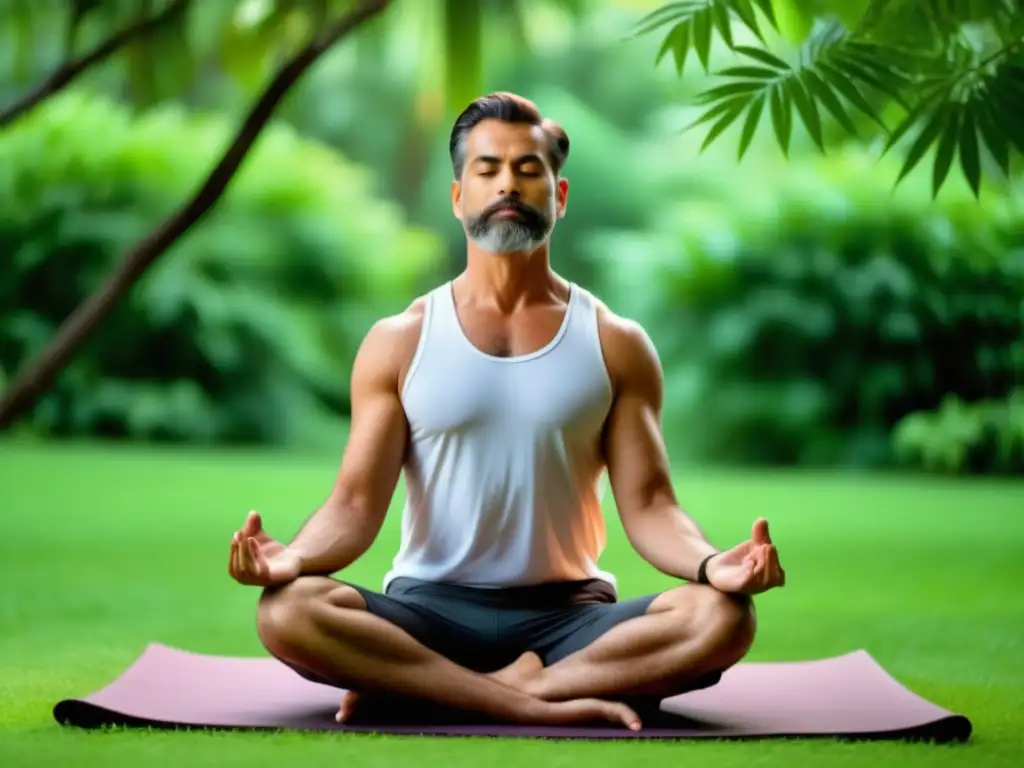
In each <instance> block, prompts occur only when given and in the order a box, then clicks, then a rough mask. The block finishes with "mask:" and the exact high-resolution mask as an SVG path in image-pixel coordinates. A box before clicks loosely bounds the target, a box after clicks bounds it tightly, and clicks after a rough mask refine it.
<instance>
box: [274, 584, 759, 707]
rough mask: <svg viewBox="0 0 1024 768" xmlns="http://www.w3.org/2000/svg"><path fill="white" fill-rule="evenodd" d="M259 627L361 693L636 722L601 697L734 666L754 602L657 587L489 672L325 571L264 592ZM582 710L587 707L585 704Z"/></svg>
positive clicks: (290, 658)
mask: <svg viewBox="0 0 1024 768" xmlns="http://www.w3.org/2000/svg"><path fill="white" fill-rule="evenodd" d="M257 627H258V632H259V635H260V638H261V640H262V641H263V643H264V645H265V647H266V648H267V650H268V651H270V653H272V654H273V655H275V656H277V657H278V658H279V659H281V660H282V661H284V662H286V663H289V664H291V665H292V666H294V667H296V668H298V669H302V670H306V671H307V672H309V673H311V674H313V675H315V676H316V677H318V678H320V679H322V680H324V681H328V682H330V683H331V684H334V685H337V686H338V687H341V688H346V689H349V690H355V691H360V692H362V693H370V694H373V693H385V694H391V695H397V696H400V697H409V698H413V699H421V700H426V701H433V702H435V703H438V704H442V705H447V706H450V707H453V708H457V709H462V710H470V711H476V712H479V713H482V714H485V715H488V716H492V717H495V718H498V719H503V720H510V721H517V722H549V723H557V722H559V721H560V720H559V718H564V719H565V721H566V722H575V721H576V720H577V719H578V710H574V709H572V708H569V709H565V708H561V709H558V710H551V709H550V708H544V707H540V706H538V702H540V703H544V702H577V701H581V700H583V701H582V703H584V704H585V705H586V707H589V709H588V711H593V712H594V713H595V715H596V716H598V717H603V718H605V719H608V720H612V721H619V722H622V723H623V724H626V725H630V724H631V723H632V721H633V720H634V719H636V715H635V713H633V712H632V710H630V709H629V708H626V707H618V706H617V705H615V704H614V703H612V702H611V701H609V702H608V703H607V706H606V707H597V708H595V706H594V705H595V704H597V703H598V702H595V701H594V700H595V699H601V700H615V699H628V698H630V697H645V698H646V697H653V698H658V699H660V698H665V697H668V696H671V695H674V694H675V693H678V692H680V691H683V690H689V689H690V688H692V686H693V681H694V680H695V679H698V678H700V677H702V676H705V675H707V674H708V673H712V674H713V673H715V672H720V671H721V670H723V669H725V668H727V667H729V666H731V665H732V664H735V663H736V662H737V661H738V660H739V659H740V658H742V656H743V655H744V654H745V653H746V652H747V650H748V648H749V647H750V644H751V642H752V640H753V634H754V614H753V607H752V605H751V603H750V601H749V600H747V599H745V598H738V597H736V596H731V595H725V594H723V593H721V592H718V591H717V590H715V589H713V588H711V587H704V586H701V585H686V586H682V587H678V588H676V589H672V590H669V591H667V592H665V593H663V594H661V595H658V596H657V597H656V598H655V599H654V600H653V602H652V603H651V604H650V605H649V606H648V608H647V610H646V612H645V613H644V615H642V616H638V617H636V618H632V619H629V620H627V621H625V622H623V623H622V624H619V625H618V626H615V627H614V628H612V629H611V630H609V631H608V632H606V633H605V634H604V635H602V636H601V637H599V638H598V639H597V640H596V641H594V642H593V643H591V644H589V645H587V646H586V647H585V648H583V649H582V650H579V651H577V652H575V653H573V654H571V655H569V656H567V657H566V658H564V659H561V660H560V661H557V662H556V663H554V664H552V665H551V666H548V667H543V665H542V664H541V660H540V658H539V657H537V656H535V655H533V654H529V653H527V654H524V655H523V656H522V657H521V658H520V659H519V660H518V661H516V662H515V663H513V664H512V665H511V666H509V667H506V668H505V669H501V670H497V671H494V672H492V673H490V674H486V673H481V672H477V671H472V670H470V669H467V668H465V667H463V666H460V665H458V664H456V663H455V662H453V661H451V660H450V659H448V658H446V657H445V656H444V655H443V654H441V653H438V652H437V651H434V650H431V649H429V648H427V647H426V646H424V645H423V644H422V643H420V642H418V641H417V640H415V639H414V638H413V637H411V636H410V635H409V634H408V633H407V632H405V631H404V630H403V629H401V628H400V627H398V626H396V625H395V624H393V623H391V622H389V621H387V620H385V619H383V618H381V617H379V616H375V615H373V614H371V613H370V612H369V611H367V605H366V601H365V600H364V598H363V596H362V595H361V594H360V593H359V591H357V590H356V589H354V588H353V587H350V586H348V585H345V584H342V583H340V582H338V581H336V580H334V579H332V578H329V577H302V578H300V579H298V580H296V581H294V582H292V583H291V584H288V585H285V586H284V587H278V588H272V589H268V590H266V591H265V592H264V594H263V596H262V597H261V600H260V607H259V612H258V619H257ZM586 707H585V708H586Z"/></svg>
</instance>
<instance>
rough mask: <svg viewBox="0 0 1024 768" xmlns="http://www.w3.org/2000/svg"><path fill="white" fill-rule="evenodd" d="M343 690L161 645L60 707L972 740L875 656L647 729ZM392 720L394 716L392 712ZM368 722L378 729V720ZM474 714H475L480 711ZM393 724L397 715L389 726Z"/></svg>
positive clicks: (598, 734)
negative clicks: (351, 704) (379, 707)
mask: <svg viewBox="0 0 1024 768" xmlns="http://www.w3.org/2000/svg"><path fill="white" fill-rule="evenodd" d="M341 694H342V691H341V690H340V689H338V688H333V687H331V686H327V685H321V684H318V683H313V682H310V681H308V680H306V679H304V678H302V677H300V676H299V675H298V674H296V673H295V672H294V671H292V670H291V669H289V668H288V667H287V666H285V665H284V664H282V663H281V662H279V661H277V660H276V659H273V658H270V657H268V658H234V657H225V656H213V655H204V654H198V653H192V652H188V651H183V650H180V649H177V648H172V647H168V646H165V645H161V644H159V643H153V644H150V645H149V646H147V647H146V649H145V650H144V652H143V653H142V654H141V655H140V656H139V657H138V658H137V659H136V660H135V661H134V662H133V663H132V664H131V665H130V666H129V667H128V668H127V669H126V670H125V671H124V672H123V673H122V674H121V675H120V676H118V677H117V678H116V679H115V680H113V681H112V682H111V683H110V684H109V685H107V686H106V687H104V688H102V689H101V690H98V691H96V692H95V693H92V694H90V695H88V696H85V697H84V698H70V699H65V700H63V701H61V702H59V703H58V704H57V705H56V706H55V707H54V710H53V714H54V717H55V718H56V720H57V721H58V722H59V723H62V724H65V725H73V726H79V727H84V728H95V727H100V726H104V725H123V726H143V727H146V726H149V727H162V728H218V729H255V728H260V729H287V730H337V731H358V732H371V733H394V734H406V735H412V734H422V735H443V736H519V737H535V738H565V739H580V738H584V739H644V738H657V739H690V738H730V739H733V738H752V737H753V738H764V737H786V736H789V737H792V736H797V737H839V738H856V739H886V738H887V739H911V740H929V741H936V742H948V741H965V740H967V739H968V738H969V737H970V734H971V730H972V726H971V723H970V721H969V720H968V719H967V718H966V717H964V716H963V715H960V714H956V713H954V712H950V711H948V710H946V709H943V708H942V707H939V706H938V705H936V704H934V703H932V702H930V701H927V700H926V699H923V698H921V697H920V696H918V695H917V694H915V693H913V692H912V691H910V690H908V689H907V688H905V687H904V686H902V685H901V684H900V683H899V682H897V681H896V680H895V679H893V678H892V677H891V676H890V675H889V674H888V673H887V672H886V671H885V669H883V668H882V667H881V666H880V665H879V664H878V663H877V662H876V661H875V660H874V659H873V658H872V657H871V656H870V655H869V654H868V653H867V652H866V651H863V650H859V651H854V652H852V653H848V654H845V655H842V656H837V657H833V658H825V659H817V660H810V661H800V662H742V663H740V664H738V665H736V666H734V667H732V668H731V669H729V670H728V671H727V672H725V674H724V675H723V676H722V679H721V681H720V682H719V683H718V684H717V685H714V686H712V687H709V688H704V689H701V690H696V691H691V692H689V693H685V694H682V695H680V696H675V697H673V698H669V699H665V700H664V701H662V703H661V712H660V713H658V714H657V716H656V717H655V718H654V719H653V720H652V718H651V715H650V713H648V714H647V715H646V717H645V728H644V729H643V730H641V731H639V732H636V733H634V732H631V731H629V730H628V729H626V728H620V727H616V726H613V725H610V724H609V725H607V726H605V725H600V724H598V725H593V726H590V725H585V726H578V727H577V726H573V727H560V726H522V725H510V724H506V723H493V722H491V723H486V722H480V721H477V722H465V721H463V720H459V719H458V718H452V719H451V720H449V721H445V719H444V718H443V717H440V718H439V717H438V716H437V713H436V712H435V716H434V717H433V718H431V719H430V721H429V722H428V721H427V720H421V721H418V722H409V721H408V720H407V719H403V718H401V717H398V716H397V715H394V710H388V709H385V710H384V711H383V712H382V713H378V714H374V715H372V716H366V715H365V713H364V718H363V720H361V721H360V722H351V723H347V724H345V725H339V724H338V723H336V722H335V720H334V715H335V713H336V712H337V711H338V705H339V703H340V700H341ZM385 713H386V714H385ZM368 717H369V721H367V718H368ZM469 717H472V716H471V715H469ZM388 718H390V719H388Z"/></svg>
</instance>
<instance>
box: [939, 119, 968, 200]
mask: <svg viewBox="0 0 1024 768" xmlns="http://www.w3.org/2000/svg"><path fill="white" fill-rule="evenodd" d="M961 113H962V108H955V107H947V108H946V109H943V110H942V114H944V115H945V116H946V118H947V119H946V121H945V125H944V126H943V131H942V137H941V138H940V139H939V146H938V148H937V149H936V150H935V165H934V166H933V168H932V196H933V197H937V196H938V194H939V190H940V189H942V185H943V184H944V183H945V181H946V177H947V176H948V175H949V169H950V167H951V166H952V165H953V155H954V153H955V152H956V147H957V143H958V140H959V138H960V120H959V118H960V116H961Z"/></svg>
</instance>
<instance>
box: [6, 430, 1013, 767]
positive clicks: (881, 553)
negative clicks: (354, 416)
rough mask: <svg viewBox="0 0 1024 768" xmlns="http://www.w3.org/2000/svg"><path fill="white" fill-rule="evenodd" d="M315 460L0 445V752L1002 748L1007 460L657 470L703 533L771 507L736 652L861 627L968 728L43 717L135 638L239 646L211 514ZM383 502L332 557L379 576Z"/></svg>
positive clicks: (193, 756) (188, 761)
mask: <svg viewBox="0 0 1024 768" xmlns="http://www.w3.org/2000/svg"><path fill="white" fill-rule="evenodd" d="M334 471H335V464H334V460H333V459H330V458H329V459H327V460H323V459H315V458H308V457H306V458H301V457H294V456H291V457H289V456H284V457H281V456H272V455H266V454H245V453H236V454H223V453H199V452H189V451H152V450H143V449H135V448H124V449H111V448H104V449H100V448H95V447H63V448H56V447H45V446H36V447H25V446H18V447H14V446H0V514H2V518H0V519H2V520H3V528H2V538H0V546H2V551H0V554H2V558H0V564H2V565H0V569H2V570H0V577H2V580H3V590H2V593H0V627H2V631H0V731H2V734H0V765H4V766H12V767H13V766H17V767H18V768H29V767H30V766H37V765H38V766H43V765H46V766H50V765H61V764H69V763H74V764H78V765H88V766H92V765H103V766H109V767H111V768H116V767H117V766H122V765H124V766H128V765H132V766H139V765H146V766H163V765H166V766H182V765H187V766H189V768H199V766H205V765H211V766H214V765H215V766H218V767H219V768H220V767H223V766H228V765H243V764H244V765H255V764H260V765H262V764H281V765H288V766H313V765H359V766H361V767H363V766H366V767H368V768H369V767H371V766H377V765H380V766H391V765H395V764H403V763H404V762H407V761H413V760H415V761H417V763H418V765H421V766H423V767H424V768H429V767H430V766H435V765H437V766H441V765H443V766H445V768H455V766H462V765H467V766H468V765H470V764H471V763H476V762H481V763H485V764H486V763H497V762H500V764H501V765H502V767H503V768H509V767H510V766H518V765H530V766H534V765H544V766H561V765H566V766H568V765H576V764H586V762H587V761H594V760H597V759H599V758H600V759H603V760H606V761H608V762H609V763H610V764H612V765H616V766H618V765H629V766H631V767H635V766H641V765H655V764H657V765H663V764H670V763H679V764H686V765H702V766H722V765H743V766H755V765H767V764H771V765H785V766H804V765H815V766H817V765H828V766H843V765H881V764H884V765H889V764H895V763H899V764H900V765H903V766H909V765H921V766H925V765H927V766H947V765H975V766H994V765H1020V762H1019V761H1020V757H1021V755H1022V754H1024V735H1022V734H1024V706H1022V705H1024V646H1022V640H1021V638H1022V637H1024V598H1022V588H1024V556H1022V552H1024V483H1017V484H1011V483H999V482H994V481H971V482H967V481H959V482H954V481H938V480H929V479H906V478H893V477H885V478H865V477H858V476H852V475H829V474H798V473H754V472H749V473H747V472H722V471H715V472H710V471H694V472H693V474H692V475H689V476H686V477H680V478H679V482H678V487H679V489H680V492H681V493H682V494H683V496H684V498H685V500H686V503H687V505H688V507H689V508H690V509H691V510H692V511H693V512H694V513H695V515H696V516H697V518H698V519H699V521H700V522H701V524H702V526H703V527H704V528H705V530H706V531H707V532H708V534H709V535H710V536H711V537H712V538H713V540H714V541H716V543H718V544H719V545H725V544H729V543H732V542H735V541H739V540H740V539H742V538H745V537H746V536H747V535H748V534H749V530H750V525H751V523H752V522H753V520H754V518H755V517H756V516H757V515H765V516H766V517H767V518H768V520H769V521H770V523H771V526H772V532H773V535H774V538H775V539H776V541H777V543H778V545H779V547H780V552H781V557H782V560H783V564H784V566H785V567H786V570H787V574H788V585H787V586H786V588H785V589H784V590H779V591H776V592H773V593H770V594H768V595H765V596H764V597H763V598H762V599H761V600H760V603H759V609H758V610H759V617H760V634H759V636H758V638H757V641H756V644H755V646H754V648H753V650H752V651H751V654H750V656H749V658H750V659H751V660H785V659H805V658H817V657H822V656H830V655H834V654H840V653H845V652H847V651H850V650H853V649H857V648H866V649H867V650H868V651H870V653H871V654H872V655H873V656H874V657H875V658H876V659H878V661H879V662H880V663H881V664H882V665H884V666H885V667H886V669H887V670H889V672H890V673H891V674H893V675H894V676H895V677H896V678H897V679H899V680H900V681H901V682H902V683H904V684H905V685H907V686H909V687H910V688H912V689H913V690H915V691H916V692H918V693H919V694H921V695H922V696H925V697H927V698H929V699H931V700H932V701H935V702H936V703H938V704H940V705H942V706H944V707H947V708H950V709H953V710H955V711H959V712H962V713H964V714H966V715H968V716H969V717H970V718H971V719H972V721H973V723H974V726H975V735H974V737H973V739H972V742H971V743H970V744H967V745H959V746H934V745H927V744H890V743H857V744H850V743H840V742H833V741H818V740H804V741H799V740H792V741H782V740H779V741H760V742H749V743H737V742H722V743H712V742H707V743H706V742H694V741H691V742H676V743H642V742H641V743H582V742H561V741H533V740H516V741H512V742H504V741H496V740H485V739H469V740H463V739H430V738H418V737H390V738H389V737H379V736H365V735H355V734H339V733H333V734H265V733H216V732H212V733H203V732H193V733H185V732H180V733H173V732H152V733H150V732H140V731H120V732H118V731H114V732H106V733H103V732H84V731H78V730H73V729H67V728H62V727H60V726H58V725H57V724H56V723H55V722H54V720H53V718H52V715H51V708H52V706H53V704H54V703H55V702H56V701H57V700H58V699H60V698H63V697H67V696H78V695H84V694H86V693H88V692H90V691H93V690H95V689H97V688H99V687H102V686H103V685H105V684H106V683H108V682H109V681H110V680H111V679H112V678H113V677H115V676H116V675H117V674H118V673H119V672H121V671H122V670H123V669H124V668H125V666H126V665H127V664H128V663H129V662H131V661H132V660H133V659H134V658H135V657H136V656H137V655H138V654H139V652H140V651H141V650H142V649H143V647H144V646H145V645H146V644H147V643H149V642H153V641H156V642H161V643H166V644H170V645H173V646H178V647H181V648H185V649H189V650H194V651H199V652H205V653H223V654H242V655H249V654H258V655H262V654H263V650H262V648H261V647H260V645H259V642H258V640H257V638H256V636H255V633H254V625H253V620H254V613H253V612H254V607H255V600H256V592H255V591H254V590H253V589H252V588H245V587H241V586H238V585H236V584H234V583H233V582H232V581H231V580H230V579H229V578H228V576H227V573H226V567H227V552H228V540H229V537H230V535H231V532H232V531H233V530H234V529H235V528H236V527H238V526H239V525H240V524H241V521H242V519H243V516H244V515H245V513H246V511H247V510H248V509H250V508H258V509H260V510H261V511H262V512H263V513H264V515H265V518H266V520H267V523H268V527H269V528H270V529H271V532H272V533H277V534H278V535H280V536H282V537H288V536H291V535H292V533H293V532H294V531H295V529H296V527H297V526H298V525H299V524H300V523H301V522H302V521H303V520H304V519H305V518H306V516H307V515H308V514H309V512H310V511H311V510H312V509H313V508H315V507H316V505H317V504H318V503H319V501H320V500H321V498H322V497H323V495H324V493H325V491H326V489H327V488H328V487H329V484H330V483H331V481H332V479H333V475H334ZM400 501H401V493H399V497H398V498H396V501H395V509H394V513H393V514H392V515H391V517H390V518H389V522H388V523H387V525H386V527H385V530H384V532H383V534H382V536H381V538H380V539H379V541H378V543H377V544H376V545H375V546H374V547H373V549H372V550H371V551H370V552H369V553H368V554H367V555H366V556H365V558H363V559H362V560H361V561H360V562H359V563H357V564H356V565H355V566H353V568H352V569H351V571H350V573H348V574H347V576H348V577H349V578H352V579H356V580H360V581H362V582H364V583H366V584H370V585H373V586H377V585H379V582H380V578H381V576H382V574H383V573H384V571H385V569H386V568H387V565H388V563H389V560H390V557H391V556H392V554H393V552H394V549H395V547H396V544H397V533H398V528H397V523H398V515H397V511H398V504H399V503H400ZM609 513H610V514H609V521H610V537H611V540H610V543H609V547H608V551H607V556H606V558H605V560H604V561H603V564H604V565H606V566H608V567H610V568H612V569H613V570H614V571H616V572H617V574H618V575H619V577H620V580H621V583H622V592H623V595H624V596H629V595H633V594H639V593H643V592H646V591H649V590H655V589H660V588H664V587H666V586H669V585H670V584H671V583H672V582H671V581H670V580H669V579H667V578H665V577H663V576H661V575H659V574H657V573H656V572H654V571H653V570H652V569H651V568H649V567H648V566H646V565H645V564H644V563H643V562H642V561H640V560H639V559H638V558H637V556H636V555H635V554H634V553H633V552H632V551H631V550H630V548H629V546H628V544H627V543H626V541H625V539H624V538H623V536H622V532H621V528H620V527H619V525H618V523H617V521H616V520H615V517H614V512H613V509H612V507H611V505H610V504H609ZM765 706H771V702H770V701H767V702H765Z"/></svg>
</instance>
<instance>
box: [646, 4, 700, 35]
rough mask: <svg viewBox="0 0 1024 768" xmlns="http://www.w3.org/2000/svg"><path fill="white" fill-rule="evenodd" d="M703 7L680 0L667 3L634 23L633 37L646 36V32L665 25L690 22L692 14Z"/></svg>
mask: <svg viewBox="0 0 1024 768" xmlns="http://www.w3.org/2000/svg"><path fill="white" fill-rule="evenodd" d="M704 5H705V4H704V3H702V2H695V0H680V2H674V3H669V4H668V5H663V6H662V7H661V8H656V9H655V10H653V11H651V12H650V13H648V14H647V15H646V16H644V17H643V18H641V19H640V21H638V22H637V23H636V28H635V29H634V30H633V36H634V37H639V36H640V35H646V34H647V33H648V32H653V31H654V30H656V29H658V28H659V27H664V26H665V25H667V24H676V23H679V22H685V21H690V20H691V19H692V18H693V15H694V13H696V12H698V11H700V10H701V9H703V8H704Z"/></svg>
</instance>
